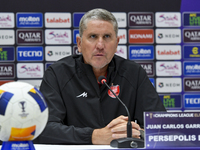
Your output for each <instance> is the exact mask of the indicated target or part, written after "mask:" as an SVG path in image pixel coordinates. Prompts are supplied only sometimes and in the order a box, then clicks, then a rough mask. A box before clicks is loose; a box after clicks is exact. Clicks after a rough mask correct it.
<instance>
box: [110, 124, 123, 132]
mask: <svg viewBox="0 0 200 150" xmlns="http://www.w3.org/2000/svg"><path fill="white" fill-rule="evenodd" d="M126 130H127V122H124V123H121V124H118V125H116V126H114V127H112V128H111V132H122V131H126Z"/></svg>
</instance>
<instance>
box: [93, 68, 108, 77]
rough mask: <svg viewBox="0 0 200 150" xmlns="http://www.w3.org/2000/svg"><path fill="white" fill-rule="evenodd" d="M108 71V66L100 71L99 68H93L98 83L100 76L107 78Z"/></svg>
mask: <svg viewBox="0 0 200 150" xmlns="http://www.w3.org/2000/svg"><path fill="white" fill-rule="evenodd" d="M107 69H108V65H106V66H105V67H103V68H101V69H99V68H93V72H94V75H95V77H96V79H97V81H98V78H99V77H100V76H106V74H107Z"/></svg>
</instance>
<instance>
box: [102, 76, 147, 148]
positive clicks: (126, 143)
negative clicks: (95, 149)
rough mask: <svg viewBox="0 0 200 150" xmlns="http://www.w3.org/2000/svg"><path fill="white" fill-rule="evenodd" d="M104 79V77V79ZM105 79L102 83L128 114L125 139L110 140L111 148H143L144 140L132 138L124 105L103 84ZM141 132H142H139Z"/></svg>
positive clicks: (129, 119)
mask: <svg viewBox="0 0 200 150" xmlns="http://www.w3.org/2000/svg"><path fill="white" fill-rule="evenodd" d="M104 78H105V77H104ZM105 81H106V79H102V82H103V83H104V84H105V85H106V86H107V87H108V88H109V90H110V91H111V92H112V93H113V94H114V95H115V97H116V98H117V99H118V100H119V101H120V103H121V104H122V105H123V106H124V107H125V109H126V111H127V114H128V122H127V137H126V138H120V139H115V140H112V141H111V143H110V146H111V147H117V148H144V140H143V139H138V138H133V137H132V124H131V116H130V113H129V110H128V108H127V107H126V105H125V104H124V103H123V102H122V101H121V99H120V98H119V97H118V96H117V95H116V94H115V93H114V92H113V90H112V89H111V88H110V87H109V86H108V84H107V83H106V82H105ZM140 132H142V131H140Z"/></svg>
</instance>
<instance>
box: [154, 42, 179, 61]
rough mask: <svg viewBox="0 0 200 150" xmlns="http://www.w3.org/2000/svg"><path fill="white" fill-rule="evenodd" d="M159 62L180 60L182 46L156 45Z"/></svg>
mask: <svg viewBox="0 0 200 150" xmlns="http://www.w3.org/2000/svg"><path fill="white" fill-rule="evenodd" d="M156 59H157V60H180V59H181V46H180V45H156Z"/></svg>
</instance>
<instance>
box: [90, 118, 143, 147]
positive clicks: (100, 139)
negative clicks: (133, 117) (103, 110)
mask: <svg viewBox="0 0 200 150" xmlns="http://www.w3.org/2000/svg"><path fill="white" fill-rule="evenodd" d="M127 121H128V117H126V116H119V117H117V118H116V119H113V120H112V121H111V122H110V123H109V124H108V125H107V126H106V127H104V128H101V129H95V130H94V131H93V134H92V143H93V144H102V145H109V144H110V142H111V141H112V140H113V139H118V138H125V137H127V132H126V131H127ZM131 123H132V134H133V137H136V138H139V136H140V131H138V130H140V126H139V125H138V124H136V123H135V122H131Z"/></svg>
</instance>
